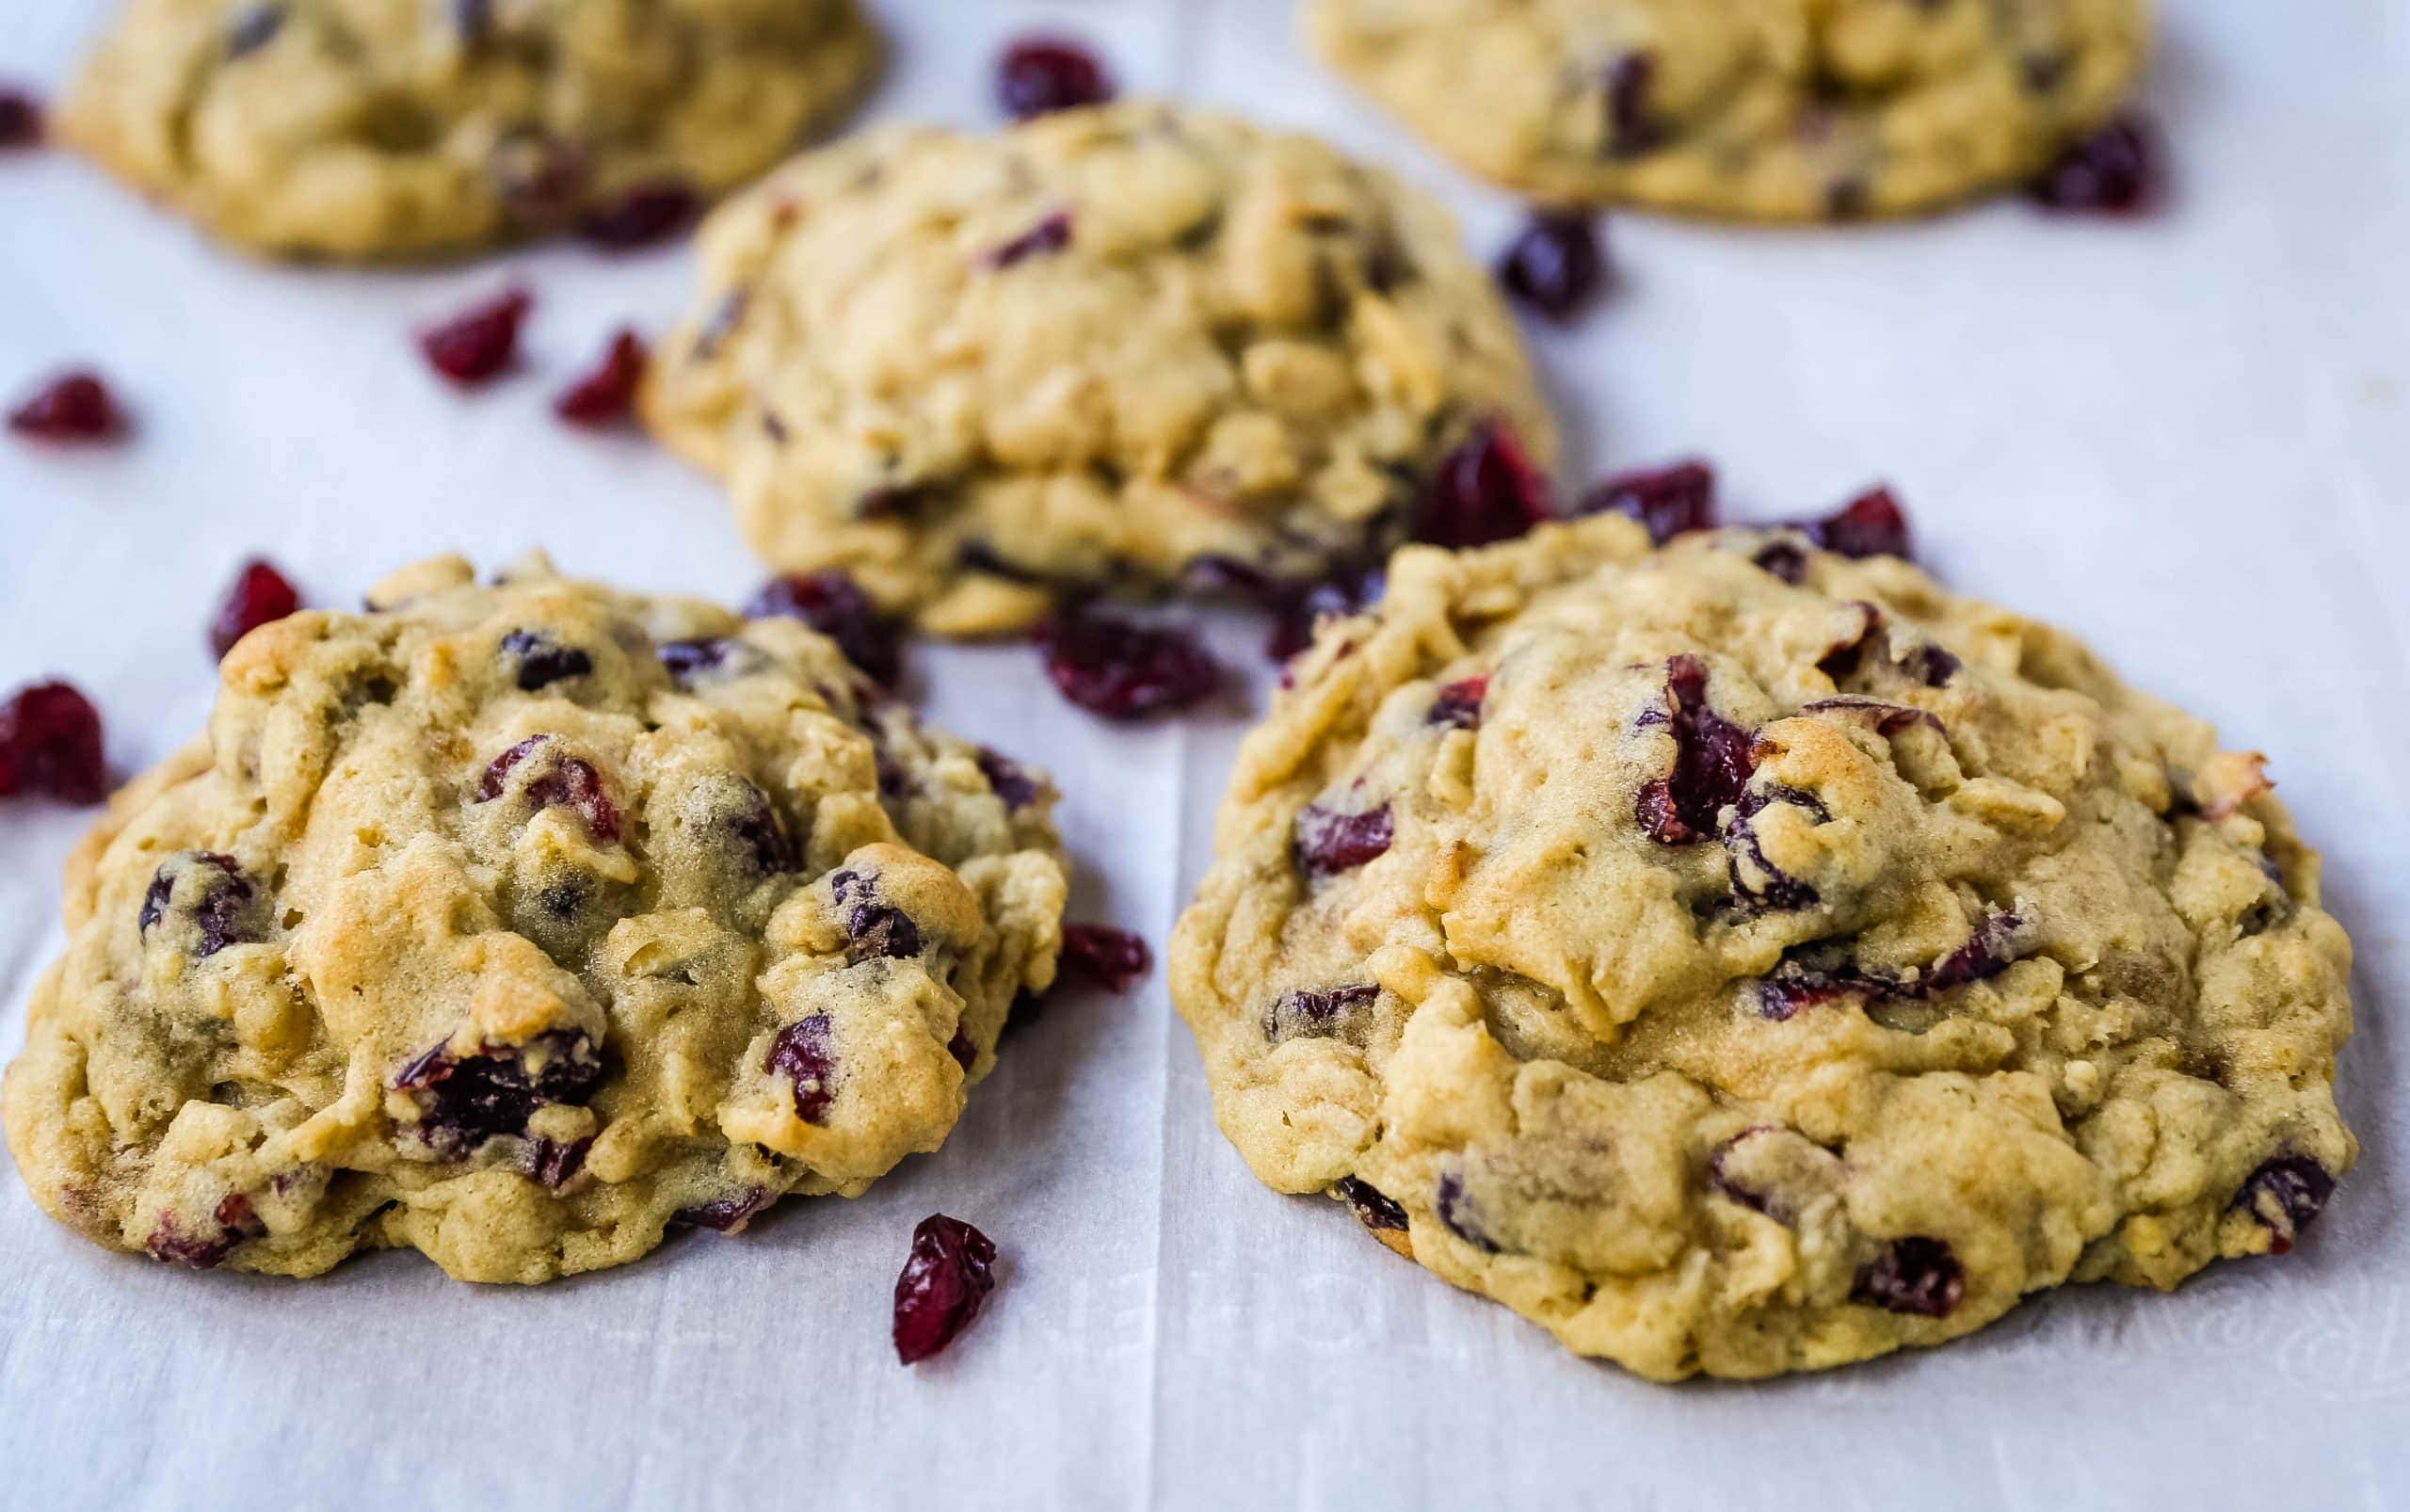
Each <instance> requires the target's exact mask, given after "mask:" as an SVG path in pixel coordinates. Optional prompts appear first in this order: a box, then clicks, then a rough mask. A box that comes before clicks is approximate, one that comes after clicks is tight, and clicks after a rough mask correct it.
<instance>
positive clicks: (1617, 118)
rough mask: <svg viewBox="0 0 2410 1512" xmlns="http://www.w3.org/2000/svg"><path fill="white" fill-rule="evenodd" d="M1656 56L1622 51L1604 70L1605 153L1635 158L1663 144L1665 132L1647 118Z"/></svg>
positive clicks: (1654, 74) (1655, 75) (1654, 78)
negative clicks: (1605, 75)
mask: <svg viewBox="0 0 2410 1512" xmlns="http://www.w3.org/2000/svg"><path fill="white" fill-rule="evenodd" d="M1656 77H1657V59H1656V56H1654V55H1653V54H1649V53H1626V54H1625V55H1624V56H1621V57H1619V58H1617V59H1615V64H1614V66H1613V67H1611V68H1609V69H1608V70H1607V77H1606V85H1607V155H1608V156H1610V157H1637V156H1639V155H1640V154H1641V153H1647V152H1653V151H1655V150H1656V149H1657V148H1659V147H1662V146H1663V145H1664V143H1665V133H1664V131H1663V128H1662V127H1660V126H1659V125H1658V124H1657V123H1656V122H1655V121H1652V120H1650V119H1649V114H1648V106H1649V95H1650V92H1651V86H1652V85H1653V84H1654V82H1655V80H1656Z"/></svg>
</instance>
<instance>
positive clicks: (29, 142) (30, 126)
mask: <svg viewBox="0 0 2410 1512" xmlns="http://www.w3.org/2000/svg"><path fill="white" fill-rule="evenodd" d="M40 145H41V102H40V101H39V100H36V99H35V98H34V97H33V96H32V95H30V94H28V93H26V92H25V91H24V90H23V89H0V152H8V151H10V150H12V149H16V148H20V147H39V146H40Z"/></svg>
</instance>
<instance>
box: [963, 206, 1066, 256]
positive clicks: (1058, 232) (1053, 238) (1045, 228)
mask: <svg viewBox="0 0 2410 1512" xmlns="http://www.w3.org/2000/svg"><path fill="white" fill-rule="evenodd" d="M1070 245H1071V213H1070V212H1069V211H1068V210H1057V211H1054V212H1053V213H1052V214H1051V215H1048V216H1047V217H1044V218H1043V219H1041V220H1039V221H1038V222H1037V224H1036V225H1035V226H1032V227H1030V228H1029V229H1028V230H1027V231H1024V232H1022V233H1020V235H1018V236H1015V237H1014V238H1013V239H1012V240H1010V241H1008V242H1004V243H1003V244H1002V245H1000V246H997V247H994V248H991V249H988V252H987V254H986V255H985V256H983V257H981V258H980V259H979V265H981V266H982V267H985V268H988V269H989V270H990V271H1000V270H1002V269H1004V268H1008V267H1010V266H1012V265H1014V264H1015V263H1019V262H1022V261H1024V260H1026V259H1028V258H1032V257H1036V256H1037V255H1038V254H1040V253H1042V252H1059V251H1061V250H1062V249H1064V248H1066V247H1068V246H1070Z"/></svg>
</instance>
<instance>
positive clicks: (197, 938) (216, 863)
mask: <svg viewBox="0 0 2410 1512" xmlns="http://www.w3.org/2000/svg"><path fill="white" fill-rule="evenodd" d="M187 877H189V878H191V880H190V882H189V883H188V884H187V885H186V886H185V902H184V903H183V904H182V905H181V906H179V905H177V904H176V902H175V895H176V884H177V882H178V881H179V880H182V879H184V878H187ZM258 901H260V898H259V890H258V889H257V888H256V887H254V886H253V885H252V883H251V879H250V878H249V877H246V876H244V875H243V870H242V867H241V866H240V865H238V864H237V863H236V862H235V861H234V858H233V857H232V856H226V855H221V854H219V853H218V852H216V851H193V852H187V853H185V854H183V855H179V856H171V857H169V859H168V860H166V861H161V862H160V863H159V869H158V870H157V871H155V872H153V874H152V875H151V885H150V886H149V887H147V888H145V889H144V890H143V893H142V911H141V913H140V914H139V915H138V916H137V919H136V921H135V929H136V933H137V935H139V936H140V937H141V938H142V939H144V940H148V939H149V938H150V936H151V931H152V930H153V929H154V928H156V927H157V926H158V924H159V921H160V920H162V919H164V918H166V917H168V916H169V912H170V910H171V909H172V910H174V911H179V912H181V913H183V914H184V915H185V917H187V918H188V919H189V920H190V921H191V925H192V937H191V941H190V945H189V948H190V950H191V952H192V956H193V958H194V959H196V960H206V959H207V958H208V957H212V956H215V955H217V953H218V952H219V951H221V950H224V949H225V948H226V947H227V946H229V945H239V944H248V943H251V942H254V941H259V940H261V939H264V938H265V936H266V933H267V928H266V923H267V921H266V920H265V917H264V916H263V910H262V909H257V908H254V907H253V906H252V905H253V904H254V903H255V902H258Z"/></svg>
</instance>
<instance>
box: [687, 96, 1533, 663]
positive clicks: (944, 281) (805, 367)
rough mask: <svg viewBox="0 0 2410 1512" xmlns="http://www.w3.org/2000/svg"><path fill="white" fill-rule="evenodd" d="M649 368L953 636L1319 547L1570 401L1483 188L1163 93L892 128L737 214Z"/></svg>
mask: <svg viewBox="0 0 2410 1512" xmlns="http://www.w3.org/2000/svg"><path fill="white" fill-rule="evenodd" d="M701 241H702V252H703V263H704V289H703V297H702V299H701V302H700V310H699V314H697V315H696V317H695V318H694V320H693V321H692V322H691V323H690V324H689V325H687V326H686V327H685V329H683V330H681V331H680V332H679V333H678V334H677V335H676V336H675V337H674V338H673V339H672V340H670V341H668V342H667V344H665V346H664V348H663V359H662V361H661V362H658V363H657V364H656V365H655V370H654V374H653V377H652V379H651V384H650V386H649V390H648V394H647V398H646V405H645V408H646V411H647V413H648V416H649V418H650V420H651V424H652V426H653V427H654V428H655V429H656V430H657V431H658V432H659V433H660V435H661V436H662V437H663V438H664V439H665V440H666V441H667V442H669V443H670V444H671V445H673V446H674V447H676V448H677V449H678V450H680V451H681V452H683V453H684V454H686V455H687V456H689V457H691V458H695V459H696V460H697V461H699V463H701V464H702V465H703V466H704V467H706V468H708V469H710V470H711V471H713V472H715V473H718V474H720V475H723V476H724V477H725V478H726V479H727V482H728V485H729V487H730V490H731V492H732V493H733V494H734V497H735V505H736V512H737V518H738V521H739V523H740V524H741V525H742V526H743V528H744V531H745V534H746V537H747V539H749V540H750V541H751V542H752V544H753V546H754V549H755V550H757V551H758V552H760V553H761V554H762V555H763V556H764V557H766V558H768V559H769V560H770V561H771V562H772V563H773V564H775V565H776V566H778V567H779V569H780V570H782V571H811V570H814V569H820V568H831V567H834V568H842V569H844V571H847V572H849V573H851V574H852V575H853V576H854V578H855V579H856V580H857V581H859V582H860V583H861V584H862V585H863V586H864V587H866V588H867V589H868V590H869V591H870V592H871V593H872V594H873V595H874V596H876V598H877V599H878V601H879V602H880V603H881V604H882V606H884V607H886V608H888V609H890V610H893V611H897V612H903V613H908V614H910V615H911V616H912V617H914V618H915V619H918V621H919V622H920V624H921V626H922V627H923V628H924V629H926V630H930V631H933V632H936V633H939V634H945V635H980V634H994V633H999V632H1004V631H1009V630H1014V629H1017V628H1020V627H1021V626H1024V625H1026V624H1028V623H1029V622H1030V621H1032V620H1033V619H1036V618H1038V617H1039V616H1040V615H1041V614H1043V613H1044V612H1045V610H1046V608H1047V607H1048V606H1049V605H1050V604H1051V603H1052V602H1054V600H1055V599H1056V598H1057V597H1058V596H1060V595H1063V594H1066V593H1089V592H1094V591H1097V590H1100V589H1128V590H1134V591H1138V592H1143V593H1154V592H1162V591H1165V590H1166V589H1177V588H1181V587H1225V588H1227V587H1253V588H1257V589H1261V588H1263V587H1268V586H1270V585H1275V584H1278V583H1283V582H1288V581H1293V580H1308V579H1314V578H1319V577H1321V576H1323V575H1325V574H1326V572H1327V571H1328V570H1329V568H1330V566H1331V565H1332V564H1333V563H1334V562H1335V561H1338V560H1342V559H1350V558H1354V557H1356V556H1358V555H1362V554H1364V553H1366V552H1367V551H1368V550H1371V549H1374V548H1386V547H1387V546H1388V545H1390V544H1392V543H1394V542H1395V541H1396V540H1397V539H1402V538H1403V537H1404V536H1405V535H1406V533H1407V532H1408V531H1409V530H1410V529H1411V528H1412V519H1411V517H1412V514H1413V511H1414V507H1415V504H1416V500H1417V498H1418V496H1419V495H1420V493H1421V491H1422V490H1423V489H1424V488H1425V487H1426V486H1427V485H1428V483H1429V481H1430V479H1431V478H1432V477H1433V475H1435V474H1436V473H1437V472H1438V470H1439V468H1440V464H1441V462H1442V460H1443V459H1444V458H1447V457H1449V456H1450V455H1451V453H1453V452H1454V451H1455V450H1457V449H1458V448H1460V447H1462V446H1465V445H1467V444H1469V443H1473V442H1475V439H1476V438H1496V437H1505V438H1507V445H1508V447H1509V449H1510V450H1516V451H1517V452H1518V456H1519V457H1520V458H1523V459H1525V460H1526V461H1527V462H1528V464H1529V465H1530V466H1531V467H1532V468H1533V469H1534V470H1538V469H1544V468H1546V467H1547V466H1548V465H1549V463H1550V460H1551V459H1552V458H1553V456H1554V451H1555V438H1554V432H1553V429H1552V427H1551V426H1550V422H1549V419H1548V416H1547V412H1546V410H1544V408H1543V407H1542V405H1541V403H1540V399H1539V396H1538V394H1537V393H1536V392H1535V390H1534V386H1533V381H1532V377H1531V373H1530V370H1529V368H1528V366H1527V365H1526V362H1525V360H1524V356H1523V352H1522V348H1521V345H1520V342H1519V340H1518V336H1517V334H1516V330H1515V327H1514V323H1513V321H1512V320H1511V319H1510V318H1509V317H1508V315H1507V314H1506V313H1505V311H1504V310H1503V308H1502V305H1501V303H1500V301H1499V298H1498V297H1497V294H1496V292H1495V291H1494V290H1493V289H1492V288H1491V287H1490V284H1489V281H1488V279H1487V277H1486V275H1485V274H1484V273H1483V271H1482V270H1481V269H1480V268H1479V267H1478V266H1476V265H1474V264H1473V263H1472V262H1471V261H1470V259H1468V258H1467V257H1466V255H1465V252H1464V249H1463V247H1462V245H1461V244H1460V242H1459V241H1458V239H1457V234H1456V230H1455V227H1454V224H1453V223H1452V222H1451V221H1450V220H1449V218H1448V217H1447V215H1446V214H1445V213H1444V212H1443V211H1441V210H1440V209H1439V208H1438V206H1436V205H1435V204H1433V203H1432V202H1431V201H1428V200H1426V199H1424V198H1422V196H1420V195H1418V194H1415V193H1413V192H1411V191H1409V190H1407V189H1406V188H1405V187H1404V186H1402V185H1399V184H1397V183H1396V182H1394V181H1393V180H1391V179H1390V178H1389V177H1388V176H1387V175H1385V174H1383V173H1380V172H1378V171H1376V170H1374V169H1370V168H1367V167H1364V166H1363V165H1361V164H1358V163H1354V162H1351V161H1349V160H1348V159H1347V158H1345V157H1342V156H1341V155H1340V154H1339V153H1335V152H1333V151H1331V150H1330V149H1329V148H1327V147H1326V146H1324V145H1322V144H1321V143H1319V142H1316V141H1314V140H1311V139H1310V138H1308V137H1298V136H1291V135H1284V134H1279V133H1274V132H1267V131H1261V130H1258V129H1256V128H1254V127H1252V126H1249V125H1246V124H1245V123H1243V122H1240V121H1233V120H1231V119H1229V118H1228V117H1224V116H1219V115H1212V114H1207V113H1203V112H1198V111H1189V110H1178V109H1173V108H1170V107H1167V106H1164V105H1146V104H1131V105H1114V106H1109V107H1104V108H1101V109H1086V110H1073V111H1066V112H1060V113H1056V114H1052V115H1048V116H1046V117H1043V118H1041V119H1040V120H1038V121H1034V122H1031V123H1030V124H1027V125H1024V126H1020V127H1019V128H1017V129H1015V130H1012V131H1009V132H1006V133H1004V135H1002V136H999V137H971V136H964V135H961V134H958V133H955V132H950V131H942V130H937V129H926V128H924V129H906V130H885V131H879V132H876V133H871V134H866V135H864V136H861V137H855V138H853V139H850V140H847V141H845V142H843V143H840V144H838V145H836V146H834V147H830V148H827V149H825V150H823V151H820V152H817V153H811V154H808V155H806V156H804V157H802V158H800V159H798V160H796V161H795V162H794V163H792V164H790V165H788V166H787V167H786V168H783V169H779V171H778V172H777V173H775V174H773V175H772V176H771V177H770V178H769V179H767V180H765V181H764V182H763V183H762V184H761V185H758V186H756V187H755V188H754V189H752V190H751V191H749V192H748V193H747V194H746V195H744V196H743V197H741V198H740V199H738V200H736V201H733V202H732V203H731V204H729V205H728V206H727V207H725V208H724V209H722V210H721V211H719V212H718V213H717V214H716V215H715V216H714V217H712V219H711V221H710V222H709V223H708V224H707V225H706V226H705V227H704V229H703V232H702V235H701Z"/></svg>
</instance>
